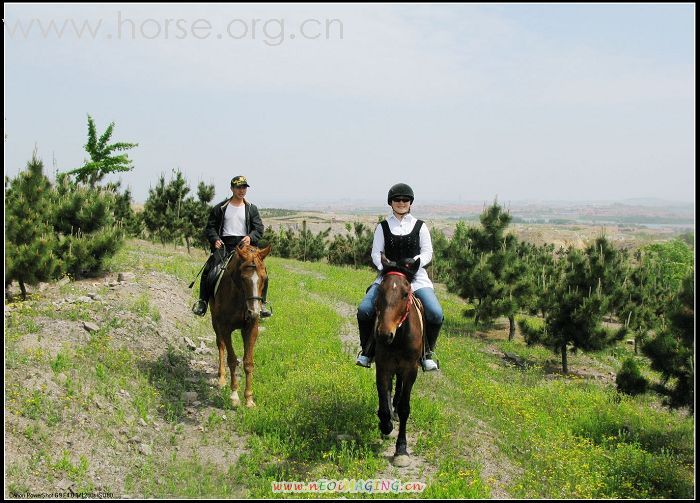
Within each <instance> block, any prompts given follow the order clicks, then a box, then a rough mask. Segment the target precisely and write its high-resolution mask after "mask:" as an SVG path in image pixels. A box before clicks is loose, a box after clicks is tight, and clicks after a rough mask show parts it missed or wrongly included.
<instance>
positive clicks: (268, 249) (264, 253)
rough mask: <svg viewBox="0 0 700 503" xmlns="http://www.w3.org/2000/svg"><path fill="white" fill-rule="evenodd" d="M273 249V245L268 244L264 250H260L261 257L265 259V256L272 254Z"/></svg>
mask: <svg viewBox="0 0 700 503" xmlns="http://www.w3.org/2000/svg"><path fill="white" fill-rule="evenodd" d="M271 251H272V245H267V246H266V247H265V248H263V249H262V250H260V251H259V252H258V254H259V257H260V258H261V259H263V260H264V259H265V257H267V256H268V255H269V254H270V252H271Z"/></svg>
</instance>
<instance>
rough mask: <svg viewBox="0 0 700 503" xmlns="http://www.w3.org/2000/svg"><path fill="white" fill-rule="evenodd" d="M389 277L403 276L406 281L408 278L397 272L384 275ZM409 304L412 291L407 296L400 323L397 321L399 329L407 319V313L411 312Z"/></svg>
mask: <svg viewBox="0 0 700 503" xmlns="http://www.w3.org/2000/svg"><path fill="white" fill-rule="evenodd" d="M389 275H394V276H403V277H404V278H406V280H408V277H407V276H406V275H405V274H404V273H402V272H399V271H389V272H388V273H386V274H385V276H389ZM411 302H413V290H411V291H410V292H409V294H408V303H407V304H406V313H404V315H403V317H402V318H401V321H399V328H401V325H403V322H404V321H406V318H408V313H410V312H411Z"/></svg>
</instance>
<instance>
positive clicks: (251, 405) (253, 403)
mask: <svg viewBox="0 0 700 503" xmlns="http://www.w3.org/2000/svg"><path fill="white" fill-rule="evenodd" d="M245 406H246V407H248V408H249V409H252V408H253V407H256V405H255V402H254V401H252V400H248V401H247V402H246V403H245Z"/></svg>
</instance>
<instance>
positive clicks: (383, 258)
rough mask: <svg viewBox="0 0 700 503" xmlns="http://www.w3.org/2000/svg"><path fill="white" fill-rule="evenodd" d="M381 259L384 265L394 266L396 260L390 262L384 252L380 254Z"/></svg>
mask: <svg viewBox="0 0 700 503" xmlns="http://www.w3.org/2000/svg"><path fill="white" fill-rule="evenodd" d="M381 259H382V265H383V266H384V267H396V262H392V261H391V260H389V259H388V258H386V255H384V252H382V254H381Z"/></svg>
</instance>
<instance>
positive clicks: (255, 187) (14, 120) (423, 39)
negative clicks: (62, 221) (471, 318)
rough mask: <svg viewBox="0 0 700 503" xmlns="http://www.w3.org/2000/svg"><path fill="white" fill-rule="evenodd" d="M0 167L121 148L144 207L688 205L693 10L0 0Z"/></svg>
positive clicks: (73, 159) (68, 163)
mask: <svg viewBox="0 0 700 503" xmlns="http://www.w3.org/2000/svg"><path fill="white" fill-rule="evenodd" d="M4 21H5V22H4V28H5V33H4V56H5V58H4V104H5V115H4V117H5V143H4V147H5V148H4V155H5V174H6V175H8V176H10V177H13V176H16V174H17V173H18V172H19V171H21V170H23V169H24V168H25V166H26V163H27V161H28V160H29V159H30V158H31V155H32V151H33V150H34V149H35V148H36V149H37V152H38V155H39V157H40V158H41V159H42V160H43V161H44V164H45V166H46V173H47V174H48V175H50V176H52V175H53V173H54V172H55V171H59V172H62V171H69V170H71V169H74V168H77V167H79V166H81V165H82V164H83V162H84V161H85V159H86V158H87V153H86V152H85V150H84V145H85V143H86V141H87V116H88V115H90V116H92V117H93V119H94V120H95V123H96V125H97V129H98V132H100V133H101V132H103V131H104V130H105V129H106V128H107V126H108V125H109V124H110V123H111V122H114V123H115V128H114V134H113V136H112V141H125V142H135V143H138V144H139V146H138V147H137V148H135V149H133V150H130V151H129V157H130V158H131V159H132V160H133V164H134V169H133V170H132V171H130V172H128V173H121V174H119V176H116V175H114V176H110V177H109V178H108V180H113V181H116V180H121V182H122V186H124V187H129V188H130V189H131V193H132V196H133V197H134V200H135V202H144V201H145V200H146V198H147V197H148V191H149V189H150V188H152V187H154V186H155V185H156V184H157V183H158V179H159V177H160V176H161V175H164V176H165V178H166V180H169V179H170V177H171V176H172V173H173V171H174V170H180V171H182V173H183V174H184V176H185V178H186V179H187V181H188V183H189V184H190V187H192V190H193V192H195V191H196V186H197V184H198V183H199V182H205V183H207V184H213V185H214V186H215V188H216V196H215V200H217V201H218V200H222V199H224V198H226V197H228V196H229V195H230V190H229V183H230V179H231V178H232V177H233V176H236V175H245V176H247V178H248V180H249V183H250V185H251V187H250V189H249V191H248V198H249V199H250V200H251V201H253V202H255V203H256V204H258V205H259V206H263V207H280V206H284V205H287V206H288V207H290V206H291V205H294V204H305V203H326V202H328V203H333V202H343V201H345V202H348V201H349V202H353V201H356V202H357V204H358V205H360V204H368V203H370V204H371V203H376V204H383V203H384V202H385V201H386V193H387V191H388V189H389V187H391V185H393V184H394V183H397V182H404V183H408V184H409V185H411V186H412V187H413V190H414V192H415V194H416V200H417V201H419V200H420V201H423V202H430V203H437V204H439V203H446V204H447V203H459V202H469V201H491V200H493V199H494V198H496V197H497V198H498V199H499V200H502V201H506V200H508V201H550V200H552V201H553V200H556V201H573V202H576V201H580V202H583V201H625V200H628V199H635V198H654V199H663V200H668V201H675V202H694V201H695V190H694V186H695V183H694V182H695V175H694V172H695V6H694V5H693V4H666V3H664V4H615V5H607V4H530V5H523V4H488V5H486V4H483V5H482V4H420V5H418V4H405V5H401V4H378V5H374V4H346V5H342V4H295V5H290V4H266V5H259V4H201V3H198V4H191V5H187V4H185V5H183V4H174V5H167V4H150V5H148V4H146V5H142V4H99V5H98V4H7V3H6V4H5V6H4Z"/></svg>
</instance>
